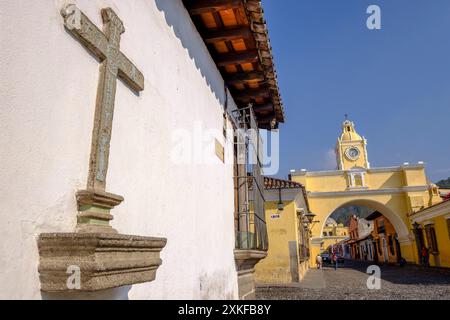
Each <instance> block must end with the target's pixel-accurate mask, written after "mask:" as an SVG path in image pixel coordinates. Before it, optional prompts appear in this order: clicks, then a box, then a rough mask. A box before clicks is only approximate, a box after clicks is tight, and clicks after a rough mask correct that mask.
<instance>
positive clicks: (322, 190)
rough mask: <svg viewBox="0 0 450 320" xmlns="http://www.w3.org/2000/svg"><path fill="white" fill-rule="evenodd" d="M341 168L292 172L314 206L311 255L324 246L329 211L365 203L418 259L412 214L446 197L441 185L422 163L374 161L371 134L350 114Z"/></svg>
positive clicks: (341, 143)
mask: <svg viewBox="0 0 450 320" xmlns="http://www.w3.org/2000/svg"><path fill="white" fill-rule="evenodd" d="M336 159H337V163H336V168H337V169H336V170H332V171H321V172H308V171H307V170H304V169H303V170H301V171H293V172H291V175H290V179H291V180H292V181H295V182H299V183H301V184H302V185H304V186H305V188H306V190H307V195H308V201H309V204H310V207H311V211H312V212H313V213H314V214H316V217H315V220H316V223H315V224H313V225H312V240H311V241H312V248H311V250H312V251H311V255H312V256H315V255H317V254H318V253H319V252H320V250H321V243H322V241H323V230H324V228H325V227H326V221H327V219H328V217H329V216H330V215H331V214H332V213H333V212H334V211H335V210H337V209H339V208H343V207H346V206H365V207H369V208H371V209H373V210H376V211H378V212H380V213H381V214H382V215H383V216H385V217H386V218H387V219H388V220H389V221H390V223H391V224H392V226H393V228H394V229H395V239H397V241H398V242H399V245H400V247H401V252H402V256H403V257H404V258H405V259H406V260H407V261H410V262H414V261H416V254H415V252H416V244H415V240H414V236H413V235H412V231H411V229H412V227H411V224H410V221H409V218H408V214H409V213H410V212H412V211H417V210H420V209H423V208H426V207H428V206H431V205H434V204H436V203H438V202H440V201H441V199H440V197H439V192H438V188H437V187H436V186H435V185H434V184H432V183H430V182H429V181H428V179H427V176H426V174H425V165H424V164H423V163H418V164H409V163H404V164H403V165H401V166H397V167H387V168H374V167H372V166H371V165H370V162H369V158H368V151H367V140H366V139H365V138H364V137H362V136H360V135H359V134H358V133H357V131H356V129H355V125H354V123H353V122H351V121H349V120H346V121H344V122H343V124H342V132H341V135H340V136H339V137H338V140H337V143H336Z"/></svg>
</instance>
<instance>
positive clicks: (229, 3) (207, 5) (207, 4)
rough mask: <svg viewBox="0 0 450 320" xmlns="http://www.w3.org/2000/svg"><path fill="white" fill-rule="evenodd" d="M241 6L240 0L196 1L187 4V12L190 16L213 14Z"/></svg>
mask: <svg viewBox="0 0 450 320" xmlns="http://www.w3.org/2000/svg"><path fill="white" fill-rule="evenodd" d="M240 6H242V0H196V1H189V2H188V10H189V13H190V14H192V15H197V14H202V13H213V12H218V11H222V10H227V9H235V8H239V7H240Z"/></svg>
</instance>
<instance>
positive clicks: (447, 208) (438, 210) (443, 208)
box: [409, 201, 450, 223]
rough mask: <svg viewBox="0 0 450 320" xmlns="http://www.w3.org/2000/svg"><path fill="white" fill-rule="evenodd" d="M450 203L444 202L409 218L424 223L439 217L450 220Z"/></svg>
mask: <svg viewBox="0 0 450 320" xmlns="http://www.w3.org/2000/svg"><path fill="white" fill-rule="evenodd" d="M449 213H450V201H444V202H441V203H439V204H437V205H434V206H431V207H428V208H425V209H423V210H422V211H418V212H416V213H414V214H412V215H411V216H410V217H409V218H410V219H411V220H412V221H413V223H414V222H417V223H422V222H424V221H427V220H429V219H433V218H436V217H439V216H444V217H445V218H446V219H450V214H449Z"/></svg>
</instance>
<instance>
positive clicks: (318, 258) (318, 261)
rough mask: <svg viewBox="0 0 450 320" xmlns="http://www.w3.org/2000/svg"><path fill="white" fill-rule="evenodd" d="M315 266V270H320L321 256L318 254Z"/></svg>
mask: <svg viewBox="0 0 450 320" xmlns="http://www.w3.org/2000/svg"><path fill="white" fill-rule="evenodd" d="M316 265H317V269H322V256H321V255H320V254H318V255H317V257H316Z"/></svg>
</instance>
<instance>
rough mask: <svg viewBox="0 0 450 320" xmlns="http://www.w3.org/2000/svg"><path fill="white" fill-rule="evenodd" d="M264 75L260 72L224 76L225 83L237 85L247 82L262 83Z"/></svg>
mask: <svg viewBox="0 0 450 320" xmlns="http://www.w3.org/2000/svg"><path fill="white" fill-rule="evenodd" d="M264 80H265V77H264V73H263V72H261V71H250V72H236V73H228V74H226V75H225V81H226V83H227V84H228V85H233V84H239V83H242V82H247V81H264Z"/></svg>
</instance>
